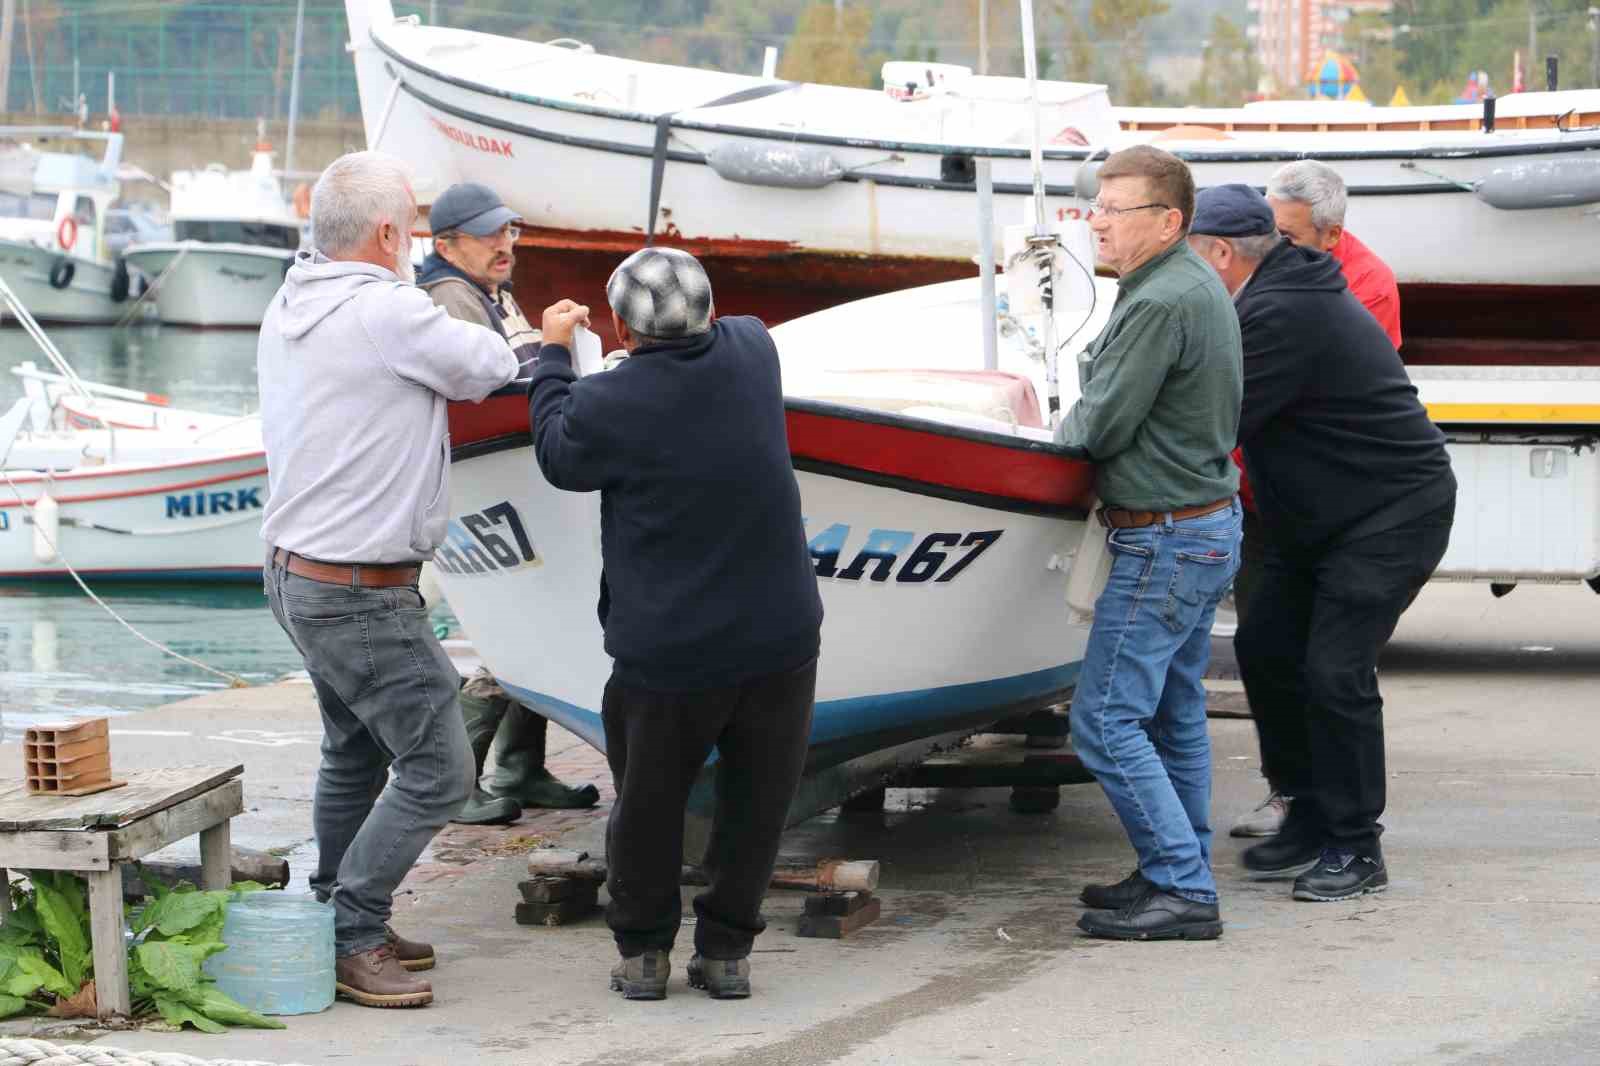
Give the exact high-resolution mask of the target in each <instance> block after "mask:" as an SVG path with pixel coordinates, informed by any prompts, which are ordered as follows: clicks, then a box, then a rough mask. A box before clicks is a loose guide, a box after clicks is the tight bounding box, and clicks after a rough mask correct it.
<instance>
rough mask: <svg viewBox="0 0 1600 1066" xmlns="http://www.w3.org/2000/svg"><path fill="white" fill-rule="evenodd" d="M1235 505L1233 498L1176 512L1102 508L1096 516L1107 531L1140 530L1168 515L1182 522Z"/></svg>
mask: <svg viewBox="0 0 1600 1066" xmlns="http://www.w3.org/2000/svg"><path fill="white" fill-rule="evenodd" d="M1232 505H1233V497H1232V496H1229V497H1228V498H1227V499H1225V500H1217V501H1215V502H1214V503H1197V504H1195V505H1194V506H1193V507H1179V508H1178V509H1177V510H1175V511H1170V512H1169V511H1124V510H1123V509H1122V508H1120V507H1102V508H1100V510H1098V511H1096V512H1095V514H1096V515H1097V516H1098V517H1099V519H1100V524H1101V525H1102V526H1105V527H1106V528H1107V529H1139V528H1141V527H1143V526H1153V525H1155V524H1156V523H1157V522H1162V521H1165V520H1166V517H1167V515H1168V514H1171V515H1172V520H1173V521H1174V522H1181V521H1183V520H1184V519H1185V518H1199V517H1200V516H1201V515H1206V514H1214V513H1216V512H1217V511H1220V510H1222V509H1223V508H1224V507H1230V506H1232Z"/></svg>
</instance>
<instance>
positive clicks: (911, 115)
mask: <svg viewBox="0 0 1600 1066" xmlns="http://www.w3.org/2000/svg"><path fill="white" fill-rule="evenodd" d="M346 10H347V13H348V15H349V19H350V29H351V46H352V48H353V50H354V54H355V62H356V72H357V82H358V86H359V89H360V93H361V100H362V112H363V117H364V120H365V123H366V132H367V139H368V144H369V146H370V147H374V148H380V149H383V150H386V151H389V152H392V153H394V154H397V155H400V156H402V157H404V158H406V159H407V160H408V161H410V162H411V163H412V164H413V165H414V166H415V167H416V168H417V170H418V195H419V198H420V199H422V200H423V201H424V202H427V201H428V200H429V199H431V197H432V196H433V195H435V194H437V192H439V191H440V190H441V189H442V188H444V187H445V186H446V185H448V184H449V183H451V182H455V181H468V180H470V181H478V182H482V183H484V184H487V185H489V186H491V187H493V188H494V189H495V190H496V191H498V192H499V193H500V195H501V196H502V197H503V198H504V199H505V200H506V202H507V203H508V204H509V205H510V206H511V207H512V208H513V209H515V210H517V211H519V212H521V213H522V215H523V216H524V218H525V219H526V224H525V226H524V228H523V236H522V245H523V246H522V247H520V248H519V249H518V258H517V271H518V279H519V282H520V284H521V285H522V286H523V288H522V289H519V291H527V292H529V293H531V294H536V295H535V298H534V302H535V303H537V302H538V298H539V297H541V296H545V295H548V296H550V297H555V296H581V297H583V298H585V299H586V300H588V302H590V303H594V302H596V301H598V298H599V297H598V293H599V292H600V290H601V289H602V288H603V285H604V281H605V278H606V277H607V275H608V273H609V271H610V269H611V267H612V266H614V265H615V262H616V261H617V260H618V259H620V258H621V256H622V255H624V254H626V253H627V252H629V251H632V250H633V249H634V248H635V247H637V246H638V245H639V244H640V243H641V242H642V241H643V240H644V239H645V238H647V237H650V236H653V237H654V238H655V239H658V240H662V241H667V242H671V243H674V244H678V245H680V246H682V247H684V248H686V249H687V250H689V251H692V252H694V253H695V254H696V255H698V256H700V257H701V259H702V261H704V262H705V263H706V264H707V267H708V270H709V272H710V274H711V278H712V281H713V283H714V284H715V285H717V289H718V299H719V309H721V310H724V311H726V312H729V313H756V314H760V315H762V316H763V317H764V318H766V319H767V321H768V322H769V323H770V322H773V321H779V320H782V319H784V318H788V317H793V316H794V315H796V314H799V313H805V312H807V311H810V310H815V309H818V308H820V307H825V306H832V305H835V304H838V303H841V302H845V301H847V300H849V299H852V298H856V297H859V296H864V295H869V294H871V293H875V292H882V291H888V290H891V289H898V288H906V287H910V286H912V285H917V284H924V283H929V282H934V281H940V280H948V279H950V278H955V277H961V276H970V274H972V273H973V266H972V261H971V257H972V254H973V252H974V242H973V240H972V236H971V234H972V219H973V218H974V217H975V214H976V210H977V208H976V201H975V196H974V192H975V186H976V184H977V181H976V179H977V178H978V175H979V171H980V169H981V168H982V167H985V166H986V167H988V168H990V169H991V170H992V178H993V186H994V213H995V216H996V217H997V218H998V219H999V220H1000V221H1001V222H1002V223H1005V222H1011V221H1015V220H1018V219H1020V218H1021V217H1022V216H1023V213H1024V207H1025V202H1026V200H1027V197H1028V195H1029V192H1030V189H1031V173H1030V169H1029V163H1028V154H1029V152H1028V146H1027V142H1028V137H1029V136H1030V133H1031V122H1030V117H1029V111H1028V94H1027V92H1026V91H1025V87H1024V82H1023V79H1020V78H1007V77H983V76H978V75H975V74H972V73H971V72H970V71H968V70H966V69H965V68H959V67H952V66H944V65H937V64H925V63H891V64H888V65H887V66H886V67H885V90H886V91H883V92H874V91H869V90H865V89H849V88H841V87H836V86H828V85H814V84H796V83H790V82H782V81H777V80H775V79H772V78H764V77H757V76H748V75H743V74H731V73H721V72H715V71H707V70H696V69H689V68H682V67H673V66H667V65H663V64H656V63H647V62H641V61H636V60H631V59H625V58H621V57H617V56H608V55H601V54H597V53H594V52H593V51H592V50H589V49H587V48H582V47H573V46H570V45H571V42H568V43H567V44H538V43H535V42H531V41H524V40H518V39H513V38H508V37H499V36H493V35H488V34H482V33H476V32H471V31H466V30H455V29H445V28H438V27H432V26H425V25H421V24H419V22H418V20H416V19H415V18H402V19H398V20H397V19H395V18H394V16H393V11H392V5H391V4H390V3H388V2H387V0H347V2H346ZM1039 96H1040V98H1041V103H1042V121H1043V135H1044V138H1045V139H1046V141H1047V145H1046V148H1045V151H1044V181H1045V191H1046V193H1047V197H1048V204H1047V213H1048V214H1049V215H1050V216H1052V217H1055V218H1060V219H1071V218H1078V217H1083V216H1085V215H1086V214H1087V213H1088V211H1089V204H1088V202H1087V198H1086V197H1085V196H1084V195H1082V190H1080V188H1079V185H1080V184H1081V182H1080V173H1081V172H1082V169H1083V167H1084V165H1085V163H1086V161H1089V160H1090V159H1091V158H1092V157H1099V156H1101V155H1103V153H1105V152H1107V151H1109V150H1114V149H1117V148H1120V147H1124V146H1127V145H1130V144H1134V143H1139V142H1146V141H1154V142H1157V143H1159V144H1160V145H1161V146H1162V147H1164V148H1167V149H1169V150H1171V151H1172V152H1174V153H1176V154H1177V155H1179V156H1181V157H1183V158H1184V159H1186V160H1187V161H1188V162H1189V164H1190V165H1191V167H1192V168H1193V170H1194V174H1195V178H1196V181H1197V182H1198V184H1200V185H1201V186H1210V185H1217V184H1221V183H1225V182H1246V183H1249V184H1252V185H1255V186H1258V187H1260V186H1263V185H1264V184H1265V183H1266V180H1267V178H1268V176H1269V175H1270V174H1271V173H1272V171H1273V170H1275V169H1276V168H1277V167H1278V166H1280V165H1282V164H1283V163H1285V162H1287V161H1290V160H1294V159H1301V158H1308V157H1309V158H1316V159H1321V160H1325V161H1327V162H1328V163H1330V164H1331V165H1333V166H1335V167H1336V168H1337V169H1338V170H1339V171H1340V172H1341V174H1342V175H1343V177H1344V178H1345V180H1346V182H1347V184H1348V186H1349V191H1350V208H1349V215H1348V225H1349V227H1350V229H1351V230H1352V231H1353V232H1355V233H1356V234H1357V235H1358V236H1360V237H1361V239H1362V240H1363V241H1364V242H1366V243H1367V244H1368V245H1369V246H1371V247H1372V249H1373V250H1374V251H1375V252H1377V253H1378V254H1379V255H1380V256H1381V257H1382V258H1383V259H1384V260H1385V261H1386V262H1387V263H1388V264H1389V265H1390V266H1391V267H1392V268H1393V270H1394V272H1395V274H1396V276H1397V277H1398V278H1399V280H1400V282H1401V285H1402V288H1403V292H1402V296H1403V300H1404V302H1405V305H1406V316H1407V319H1406V332H1407V343H1408V345H1411V344H1412V343H1413V341H1415V343H1416V344H1419V345H1427V344H1430V343H1432V344H1434V345H1435V347H1437V346H1438V345H1439V344H1445V343H1453V341H1454V339H1455V338H1460V337H1462V336H1471V337H1483V336H1501V335H1507V336H1510V337H1512V338H1515V339H1517V340H1519V341H1520V340H1530V339H1531V340H1534V341H1549V340H1555V339H1559V336H1558V335H1557V334H1555V333H1551V332H1550V331H1551V330H1553V329H1554V328H1555V327H1553V326H1549V325H1548V324H1549V323H1551V322H1552V321H1553V319H1552V316H1551V314H1550V313H1549V312H1551V311H1552V310H1554V311H1556V312H1557V313H1559V314H1561V315H1562V316H1564V317H1565V318H1571V317H1572V316H1573V315H1574V314H1579V313H1578V312H1575V311H1572V310H1570V309H1571V308H1573V307H1575V306H1577V305H1580V304H1581V305H1583V306H1584V307H1587V308H1590V309H1591V313H1590V314H1588V315H1587V317H1585V316H1583V315H1581V314H1579V317H1580V318H1581V319H1582V323H1581V324H1582V327H1583V330H1584V333H1583V335H1584V336H1586V337H1589V338H1596V337H1600V326H1597V324H1596V321H1595V317H1596V316H1597V315H1600V311H1594V310H1593V309H1594V308H1600V286H1597V282H1596V279H1597V278H1600V239H1596V238H1600V209H1597V207H1596V205H1597V204H1600V90H1581V91H1568V92H1557V93H1519V94H1515V95H1512V96H1507V97H1503V98H1501V99H1500V100H1499V101H1498V102H1497V111H1496V115H1495V125H1494V127H1493V130H1492V131H1485V130H1484V129H1482V128H1481V126H1482V125H1483V119H1484V114H1483V110H1482V109H1481V108H1479V107H1476V106H1472V107H1465V106H1453V107H1445V108H1382V109H1375V108H1369V109H1352V108H1346V107H1340V106H1337V105H1336V106H1335V107H1334V108H1332V109H1331V110H1329V109H1325V107H1324V105H1323V104H1320V103H1318V102H1316V101H1288V102H1279V103H1276V104H1274V105H1271V106H1269V107H1265V108H1259V107H1258V108H1240V109H1232V110H1231V111H1226V112H1224V111H1195V112H1193V113H1192V114H1191V113H1188V112H1178V111H1170V112H1159V111H1144V110H1140V111H1137V112H1134V111H1131V110H1129V111H1120V110H1119V109H1117V108H1115V107H1113V106H1112V103H1111V101H1110V99H1109V98H1108V96H1107V92H1106V89H1105V87H1104V86H1100V85H1088V84H1076V83H1067V82H1043V83H1040V89H1039ZM1184 119H1187V120H1188V121H1182V120H1184ZM551 175H582V176H583V180H582V181H576V182H566V183H563V185H562V189H561V194H560V195H559V196H551V195H547V190H548V189H549V187H550V176H551ZM1557 247H1560V248H1562V249H1564V251H1563V254H1560V255H1555V254H1551V249H1552V248H1557ZM1491 297H1492V300H1493V306H1494V307H1495V309H1496V313H1495V314H1494V315H1493V316H1492V317H1493V318H1494V319H1496V320H1497V321H1496V322H1494V323H1491V324H1492V325H1494V326H1496V328H1497V329H1498V330H1499V331H1500V332H1494V331H1491V332H1489V333H1483V332H1481V327H1482V326H1483V325H1484V323H1483V322H1482V319H1483V317H1485V316H1484V312H1483V308H1484V307H1485V305H1486V304H1487V303H1488V298H1491ZM1562 309H1567V310H1564V311H1563V310H1562ZM1458 319H1459V320H1463V321H1467V320H1470V321H1471V322H1472V325H1471V327H1470V328H1471V329H1472V330H1473V332H1471V333H1467V334H1463V333H1462V332H1460V328H1459V326H1458V324H1457V323H1458ZM1561 335H1563V336H1564V335H1567V334H1566V333H1563V334H1561Z"/></svg>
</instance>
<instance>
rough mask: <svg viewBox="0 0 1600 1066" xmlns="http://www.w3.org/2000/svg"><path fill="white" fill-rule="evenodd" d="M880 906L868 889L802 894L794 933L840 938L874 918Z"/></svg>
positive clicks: (827, 938) (876, 917)
mask: <svg viewBox="0 0 1600 1066" xmlns="http://www.w3.org/2000/svg"><path fill="white" fill-rule="evenodd" d="M882 912H883V906H882V904H880V903H879V902H878V897H877V896H874V895H873V894H872V893H871V892H817V893H813V894H811V895H808V896H806V900H805V910H804V913H802V914H801V915H800V928H799V930H797V933H798V935H800V936H807V937H818V938H820V939H823V940H843V939H844V938H845V937H847V936H849V935H850V934H851V933H854V932H856V931H857V930H858V929H861V928H863V927H864V926H868V925H871V924H872V923H873V922H875V921H877V920H878V915H879V914H881V913H882Z"/></svg>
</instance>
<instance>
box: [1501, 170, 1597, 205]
mask: <svg viewBox="0 0 1600 1066" xmlns="http://www.w3.org/2000/svg"><path fill="white" fill-rule="evenodd" d="M1473 192H1475V193H1477V196H1478V199H1480V200H1482V201H1483V202H1484V203H1486V204H1488V205H1489V206H1490V207H1498V208H1499V209H1500V210H1502V211H1530V210H1536V209H1538V208H1548V207H1577V206H1580V205H1582V204H1593V203H1600V159H1535V160H1529V161H1527V162H1519V163H1513V164H1511V165H1510V166H1505V167H1496V168H1495V169H1494V170H1491V171H1490V172H1489V173H1488V174H1486V175H1484V176H1483V177H1482V178H1480V179H1479V180H1478V182H1477V184H1476V185H1474V186H1473Z"/></svg>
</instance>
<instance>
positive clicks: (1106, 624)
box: [1072, 500, 1241, 903]
mask: <svg viewBox="0 0 1600 1066" xmlns="http://www.w3.org/2000/svg"><path fill="white" fill-rule="evenodd" d="M1240 521H1241V511H1240V508H1239V502H1238V500H1235V501H1234V502H1233V506H1231V507H1226V508H1224V509H1222V510H1220V511H1214V512H1212V513H1211V514H1208V515H1201V516H1200V517H1198V518H1187V519H1184V520H1182V521H1179V522H1173V521H1171V520H1170V517H1169V519H1168V520H1166V521H1163V522H1158V523H1156V524H1155V525H1151V526H1144V527H1142V528H1139V529H1114V530H1112V531H1111V532H1110V534H1109V535H1108V536H1107V538H1106V543H1107V545H1108V547H1109V548H1110V550H1111V553H1112V556H1113V559H1112V564H1111V576H1110V578H1109V580H1108V581H1107V582H1106V588H1105V591H1104V592H1102V593H1101V594H1100V598H1099V599H1098V600H1097V601H1095V608H1094V625H1093V628H1092V629H1091V630H1090V632H1089V646H1088V648H1087V649H1086V650H1085V652H1084V658H1083V672H1082V674H1081V675H1080V676H1079V678H1078V688H1077V691H1076V692H1075V693H1074V694H1073V697H1072V745H1073V748H1074V750H1076V752H1077V754H1078V757H1079V758H1080V759H1082V760H1083V764H1084V765H1085V766H1087V767H1088V768H1089V770H1090V771H1091V772H1092V773H1093V774H1094V775H1095V777H1096V778H1097V779H1098V780H1099V782H1100V787H1101V788H1103V789H1105V793H1106V798H1107V799H1109V800H1110V801H1111V806H1112V807H1113V808H1114V809H1115V810H1116V812H1117V817H1118V818H1120V819H1122V827H1123V829H1124V830H1126V831H1127V834H1128V839H1129V840H1131V841H1132V842H1133V849H1134V851H1135V852H1136V853H1137V854H1138V857H1139V869H1140V870H1141V871H1142V872H1143V873H1144V876H1145V878H1146V879H1148V880H1149V881H1150V882H1151V883H1152V884H1154V885H1155V886H1156V887H1157V888H1160V889H1163V890H1164V891H1167V892H1171V893H1174V894H1176V895H1178V896H1182V897H1183V898H1184V899H1188V900H1193V901H1195V902H1198V903H1214V902H1216V898H1217V883H1216V881H1215V880H1213V879H1212V876H1211V820H1210V819H1211V737H1210V735H1209V734H1208V733H1207V731H1206V694H1205V689H1204V687H1203V686H1202V685H1201V678H1202V677H1203V676H1204V675H1205V671H1206V663H1207V661H1208V660H1209V659H1210V658H1211V619H1212V616H1213V615H1214V614H1215V613H1216V609H1217V603H1218V601H1219V600H1221V599H1222V595H1223V593H1224V592H1225V591H1226V590H1227V588H1228V583H1229V582H1230V581H1232V580H1233V575H1234V573H1235V572H1236V571H1237V570H1238V568H1239V538H1240Z"/></svg>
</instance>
